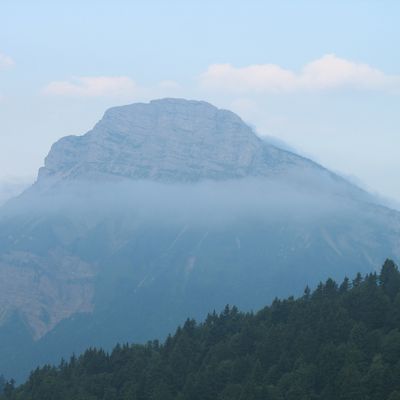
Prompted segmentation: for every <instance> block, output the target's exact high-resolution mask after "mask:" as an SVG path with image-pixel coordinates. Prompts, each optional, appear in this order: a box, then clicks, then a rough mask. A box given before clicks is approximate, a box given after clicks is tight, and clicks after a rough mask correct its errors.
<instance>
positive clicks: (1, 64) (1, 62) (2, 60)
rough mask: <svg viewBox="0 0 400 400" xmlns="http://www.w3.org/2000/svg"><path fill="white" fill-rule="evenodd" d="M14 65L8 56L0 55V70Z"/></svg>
mask: <svg viewBox="0 0 400 400" xmlns="http://www.w3.org/2000/svg"><path fill="white" fill-rule="evenodd" d="M14 65H15V62H14V60H13V59H12V58H11V57H10V56H7V55H6V54H3V53H0V69H6V68H11V67H13V66H14Z"/></svg>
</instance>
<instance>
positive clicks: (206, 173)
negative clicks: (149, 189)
mask: <svg viewBox="0 0 400 400" xmlns="http://www.w3.org/2000/svg"><path fill="white" fill-rule="evenodd" d="M299 162H300V163H301V164H302V165H303V164H304V165H306V164H307V165H308V166H309V164H312V163H311V162H310V161H308V160H305V159H303V158H301V157H299V156H296V155H294V154H292V153H288V152H286V151H284V150H280V149H278V148H275V147H273V146H271V145H268V144H266V143H265V142H264V141H263V140H262V139H260V138H259V137H258V136H257V135H256V134H255V133H254V132H253V130H252V129H251V128H250V127H249V126H248V125H246V124H245V123H244V122H243V121H242V119H241V118H240V117H239V116H237V115H236V114H234V113H233V112H231V111H227V110H222V109H218V108H217V107H215V106H213V105H211V104H209V103H207V102H204V101H195V100H185V99H172V98H166V99H160V100H153V101H151V102H149V103H135V104H130V105H126V106H120V107H113V108H110V109H109V110H107V111H106V112H105V114H104V116H103V118H102V119H101V120H100V121H99V122H98V123H97V124H96V125H95V127H94V128H93V129H92V130H91V131H89V132H88V133H86V134H85V135H82V136H67V137H64V138H62V139H60V140H59V141H58V142H57V143H55V144H54V145H53V147H52V149H51V151H50V153H49V155H48V156H47V158H46V160H45V166H44V167H43V168H41V170H40V171H39V178H38V183H39V184H46V183H50V184H53V183H57V182H60V181H65V180H104V179H105V180H115V179H133V180H143V179H149V180H155V181H163V182H196V181H200V180H210V179H211V180H226V179H236V178H243V177H247V176H268V175H271V174H274V173H276V171H280V170H282V169H286V168H288V167H292V166H293V165H294V164H296V165H298V163H299Z"/></svg>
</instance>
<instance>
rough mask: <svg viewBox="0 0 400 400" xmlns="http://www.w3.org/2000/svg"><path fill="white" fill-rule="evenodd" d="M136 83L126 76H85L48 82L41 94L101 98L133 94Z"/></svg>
mask: <svg viewBox="0 0 400 400" xmlns="http://www.w3.org/2000/svg"><path fill="white" fill-rule="evenodd" d="M136 91H137V85H136V83H135V82H134V81H133V80H132V79H131V78H128V77H126V76H86V77H77V78H73V79H71V80H69V81H55V82H50V83H49V84H48V85H47V86H46V87H45V88H44V89H43V93H44V94H47V95H56V96H72V97H101V96H116V97H118V96H126V95H128V96H129V95H132V94H135V92H136Z"/></svg>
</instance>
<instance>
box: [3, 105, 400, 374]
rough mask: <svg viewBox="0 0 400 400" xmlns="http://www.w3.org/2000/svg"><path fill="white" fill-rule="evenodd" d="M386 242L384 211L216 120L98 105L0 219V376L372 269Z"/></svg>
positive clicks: (204, 108) (196, 113)
mask: <svg viewBox="0 0 400 400" xmlns="http://www.w3.org/2000/svg"><path fill="white" fill-rule="evenodd" d="M399 238H400V216H399V213H397V212H394V211H392V210H389V209H386V208H384V207H381V206H380V205H378V204H374V199H373V198H372V197H371V196H369V195H368V194H367V193H365V192H363V191H362V190H360V189H358V188H357V187H355V186H353V185H351V184H350V183H348V182H347V181H345V180H344V179H342V178H340V177H339V176H337V175H335V174H333V173H331V172H330V171H328V170H326V169H325V168H323V167H322V166H320V165H318V164H316V163H314V162H312V161H310V160H308V159H305V158H303V157H300V156H298V155H296V154H294V153H291V152H288V151H285V150H282V149H280V148H278V147H276V146H273V145H271V144H268V143H266V142H265V141H263V140H262V139H261V138H259V137H258V136H257V135H255V133H254V132H253V131H252V130H251V128H249V127H248V126H247V125H246V124H245V123H244V122H243V121H242V120H241V119H240V118H239V117H238V116H236V115H235V114H233V113H231V112H229V111H225V110H219V109H217V108H216V107H214V106H212V105H210V104H208V103H205V102H198V101H187V100H180V99H164V100H156V101H152V102H150V103H149V104H133V105H129V106H123V107H116V108H112V109H110V110H108V111H107V112H106V113H105V115H104V117H103V119H102V120H101V121H100V122H99V123H98V124H97V125H96V126H95V127H94V128H93V130H91V131H90V132H88V133H86V134H85V135H83V136H69V137H65V138H63V139H61V140H59V141H58V142H57V143H55V144H54V145H53V147H52V149H51V151H50V153H49V155H48V156H47V158H46V161H45V166H44V167H43V168H41V169H40V171H39V176H38V180H37V182H36V183H35V184H34V185H33V187H32V188H30V189H28V190H27V191H26V192H25V193H24V194H23V195H22V196H20V197H19V198H18V199H15V200H14V201H11V202H9V203H8V204H7V205H6V206H4V207H2V208H1V209H0V374H1V373H4V374H5V375H6V376H8V377H10V376H14V377H16V378H21V377H23V376H24V375H25V374H26V373H28V372H29V370H30V369H31V368H34V367H35V366H36V365H37V364H39V363H47V362H58V361H59V358H61V357H64V358H65V357H69V355H70V354H71V353H72V352H75V353H79V352H80V351H82V350H83V349H85V348H87V347H90V346H94V345H96V346H105V347H111V346H113V345H114V344H115V343H116V342H130V341H146V340H149V339H154V338H163V337H165V335H166V334H168V333H169V332H170V331H173V330H174V329H176V326H177V324H179V323H181V322H182V321H184V320H185V319H186V318H187V317H188V316H190V317H195V318H200V319H202V318H203V317H204V316H205V314H206V313H207V312H209V311H212V310H213V309H216V310H219V309H221V308H223V307H224V306H225V305H226V304H228V303H229V304H236V305H237V306H239V307H240V308H242V309H257V308H258V307H261V306H263V305H265V304H267V303H268V302H269V301H271V300H272V299H273V298H274V297H275V296H287V295H292V294H301V293H302V291H303V289H304V287H305V286H306V285H307V284H308V285H311V286H312V285H315V284H317V283H318V281H319V280H324V279H326V278H328V277H333V278H337V279H342V278H343V277H344V275H350V276H352V275H353V274H355V273H356V272H358V271H360V272H369V271H372V270H373V269H374V268H375V267H377V268H379V267H380V266H381V265H382V262H383V261H384V259H385V258H386V257H392V258H394V259H399V258H400V239H399Z"/></svg>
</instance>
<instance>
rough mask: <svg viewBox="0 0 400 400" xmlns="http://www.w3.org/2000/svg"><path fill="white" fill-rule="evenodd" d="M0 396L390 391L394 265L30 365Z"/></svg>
mask: <svg viewBox="0 0 400 400" xmlns="http://www.w3.org/2000/svg"><path fill="white" fill-rule="evenodd" d="M4 392H5V394H4V395H3V397H1V399H2V400H5V399H7V400H10V399H23V400H25V399H26V400H28V399H29V400H50V399H51V400H54V399H57V400H63V399H68V400H71V399H74V400H95V399H102V400H117V399H118V400H119V399H121V400H122V399H123V400H128V399H129V400H135V399H137V400H139V399H140V400H150V399H152V400H172V399H176V400H208V399H209V400H215V399H219V400H223V399H224V400H253V399H254V400H255V399H257V400H258V399H260V400H283V399H285V400H286V399H287V400H338V399H342V400H358V399H359V400H399V399H400V273H399V271H398V269H397V267H396V265H395V264H394V263H393V262H392V261H389V260H387V261H386V262H385V264H384V266H383V267H382V270H381V272H380V274H379V275H378V274H369V275H367V276H366V277H362V276H361V275H358V276H357V277H356V278H355V279H354V280H352V281H351V280H349V279H345V280H344V281H343V282H342V283H341V284H339V285H338V284H337V283H335V282H334V281H333V280H328V281H326V282H325V283H324V284H322V283H321V284H320V285H319V286H318V287H317V288H316V290H315V291H313V292H311V291H310V290H309V289H306V290H305V292H304V295H303V296H302V297H301V298H299V299H294V298H288V299H286V300H275V301H274V302H273V303H272V305H271V306H269V307H266V308H264V309H262V310H261V311H259V312H258V313H256V314H253V313H241V312H239V311H238V309H237V308H236V307H228V306H227V307H226V308H225V310H224V311H223V312H222V313H221V314H219V315H218V314H216V313H213V314H210V315H209V316H208V317H207V318H206V320H205V321H204V322H203V323H201V324H198V323H196V322H195V321H193V320H188V321H187V322H186V323H185V324H184V326H183V327H180V328H178V330H177V331H176V333H175V334H174V335H173V336H170V337H168V339H167V340H166V341H165V343H163V344H160V343H159V342H157V341H154V342H151V343H148V344H147V345H144V346H142V345H123V346H121V345H118V346H117V347H115V349H114V350H113V351H112V352H111V353H110V354H107V353H106V352H104V351H103V350H98V349H89V350H87V351H86V352H85V353H84V354H83V355H82V356H80V357H75V356H73V357H72V358H71V359H70V360H69V361H68V362H65V361H62V362H61V363H60V365H59V366H57V367H54V366H46V367H43V368H40V369H37V370H36V371H34V372H32V374H31V376H30V378H29V380H28V381H27V382H26V383H25V384H23V385H21V386H19V387H17V388H14V385H13V384H12V383H10V382H9V383H7V384H6V386H5V390H4Z"/></svg>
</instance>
